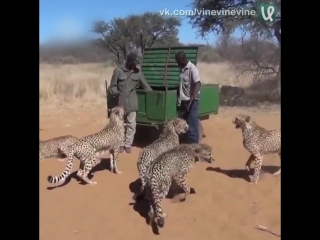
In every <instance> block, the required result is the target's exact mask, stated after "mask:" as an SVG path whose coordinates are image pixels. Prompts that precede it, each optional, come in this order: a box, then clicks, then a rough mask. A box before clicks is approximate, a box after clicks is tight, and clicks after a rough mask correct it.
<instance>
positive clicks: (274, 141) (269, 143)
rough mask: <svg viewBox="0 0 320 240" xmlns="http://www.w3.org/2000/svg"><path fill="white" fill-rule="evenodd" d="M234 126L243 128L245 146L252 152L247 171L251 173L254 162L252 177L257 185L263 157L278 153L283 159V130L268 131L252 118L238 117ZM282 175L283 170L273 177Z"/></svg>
mask: <svg viewBox="0 0 320 240" xmlns="http://www.w3.org/2000/svg"><path fill="white" fill-rule="evenodd" d="M233 124H234V125H235V127H236V128H241V130H242V136H243V146H244V147H245V149H247V150H248V151H249V152H250V154H251V155H250V157H249V159H248V161H247V162H246V165H245V167H246V169H247V170H248V171H250V165H251V163H252V162H253V161H254V162H255V168H254V174H253V176H251V177H250V179H251V183H252V184H257V183H258V180H259V175H260V170H261V166H262V160H263V158H262V156H263V155H265V154H270V153H278V154H279V157H280V159H281V129H280V130H266V129H264V128H262V127H260V126H258V125H257V124H256V123H255V122H254V121H252V119H251V117H250V116H247V115H242V114H240V115H238V116H237V117H236V118H235V119H234V121H233ZM280 173H281V168H280V169H279V170H278V171H277V172H275V173H274V174H273V175H274V176H277V175H279V174H280Z"/></svg>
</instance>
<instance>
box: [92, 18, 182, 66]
mask: <svg viewBox="0 0 320 240" xmlns="http://www.w3.org/2000/svg"><path fill="white" fill-rule="evenodd" d="M180 25H181V21H180V19H178V18H175V17H171V16H169V17H168V16H161V15H160V14H158V13H152V12H146V13H144V14H141V15H135V14H133V15H129V16H128V17H125V18H115V19H113V20H111V21H109V22H105V21H96V22H95V23H94V26H93V32H94V33H97V34H98V35H99V38H98V39H97V43H98V44H100V45H102V46H104V47H106V48H107V49H108V50H109V51H111V52H112V53H113V54H114V55H115V56H116V58H117V61H118V64H123V63H124V60H125V58H126V56H127V55H128V54H129V53H130V52H136V53H138V54H143V53H144V49H145V48H146V47H151V46H152V45H153V44H155V43H167V42H176V41H177V39H178V38H177V35H178V32H179V27H180Z"/></svg>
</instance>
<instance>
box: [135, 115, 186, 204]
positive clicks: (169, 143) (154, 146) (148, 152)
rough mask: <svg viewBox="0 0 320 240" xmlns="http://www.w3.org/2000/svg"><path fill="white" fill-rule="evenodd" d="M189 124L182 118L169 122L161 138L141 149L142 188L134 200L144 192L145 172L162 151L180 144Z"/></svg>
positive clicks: (140, 170)
mask: <svg viewBox="0 0 320 240" xmlns="http://www.w3.org/2000/svg"><path fill="white" fill-rule="evenodd" d="M188 127H189V126H188V124H187V122H186V121H185V120H183V119H181V118H176V119H173V120H171V121H169V122H168V123H167V125H166V126H165V128H164V129H163V131H162V133H161V134H160V136H159V138H158V139H157V140H155V141H154V142H153V143H151V144H150V145H148V146H147V147H145V148H143V149H142V150H141V151H140V154H139V158H138V162H137V167H138V171H139V176H140V179H141V184H142V185H141V189H140V192H139V193H136V194H134V196H133V197H132V198H133V200H137V198H138V197H140V196H141V195H142V194H143V191H144V188H145V185H146V181H145V174H146V171H147V167H148V166H149V165H150V163H151V162H152V161H153V160H154V159H155V158H156V157H158V156H159V155H160V154H161V153H163V152H165V151H167V150H169V149H171V148H173V147H175V146H178V145H179V135H180V134H182V133H186V132H187V131H188Z"/></svg>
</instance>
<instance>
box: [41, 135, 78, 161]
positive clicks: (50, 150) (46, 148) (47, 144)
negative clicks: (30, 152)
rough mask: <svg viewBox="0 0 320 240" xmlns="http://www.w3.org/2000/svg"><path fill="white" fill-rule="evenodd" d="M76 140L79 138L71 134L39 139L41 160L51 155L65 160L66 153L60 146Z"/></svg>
mask: <svg viewBox="0 0 320 240" xmlns="http://www.w3.org/2000/svg"><path fill="white" fill-rule="evenodd" d="M76 141H78V138H76V137H74V136H71V135H66V136H61V137H56V138H52V139H49V140H43V141H39V161H42V160H44V159H46V158H51V157H58V158H59V159H58V161H64V160H65V155H64V154H63V153H62V152H61V151H59V146H69V145H71V144H73V143H75V142H76Z"/></svg>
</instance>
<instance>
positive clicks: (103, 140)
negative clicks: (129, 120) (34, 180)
mask: <svg viewBox="0 0 320 240" xmlns="http://www.w3.org/2000/svg"><path fill="white" fill-rule="evenodd" d="M123 116H124V110H123V108H122V107H115V108H113V109H112V110H111V115H110V121H109V123H108V124H107V126H106V127H105V128H104V129H103V130H101V131H100V132H98V133H95V134H92V135H88V136H85V137H83V138H81V139H79V141H77V142H76V143H74V144H73V145H71V146H68V147H65V146H63V147H60V150H61V151H62V152H63V153H64V154H66V155H67V156H68V163H67V167H66V169H65V171H64V172H63V173H62V174H61V175H60V176H56V177H51V176H49V177H48V181H49V182H50V183H51V184H59V183H63V182H64V181H65V179H66V178H67V177H68V176H69V175H70V173H71V169H72V166H73V156H76V157H77V158H78V159H79V160H80V162H81V163H82V164H83V165H84V166H83V168H84V170H80V172H79V171H78V174H79V175H81V176H82V177H81V178H82V179H84V181H85V182H87V183H90V184H91V182H90V181H89V180H88V174H89V172H90V171H91V169H92V168H93V167H94V166H95V165H96V164H97V161H98V160H97V159H98V158H97V153H98V152H101V151H104V150H109V153H110V165H111V166H110V169H111V172H115V173H117V174H120V173H121V171H119V169H118V162H117V160H118V156H119V152H120V144H121V142H122V141H123V138H124V136H125V135H124V123H123ZM92 152H94V154H93V153H92ZM92 154H93V155H94V156H93V155H92ZM80 168H81V165H80ZM94 184H96V183H94Z"/></svg>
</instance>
